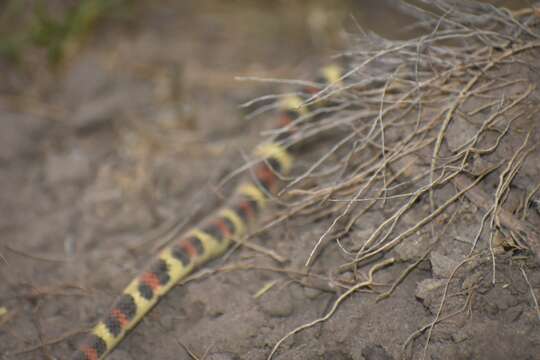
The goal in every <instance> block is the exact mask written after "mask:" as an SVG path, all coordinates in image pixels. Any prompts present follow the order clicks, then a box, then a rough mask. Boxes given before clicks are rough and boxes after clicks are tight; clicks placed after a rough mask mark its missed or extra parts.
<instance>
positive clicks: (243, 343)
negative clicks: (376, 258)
mask: <svg viewBox="0 0 540 360" xmlns="http://www.w3.org/2000/svg"><path fill="white" fill-rule="evenodd" d="M376 3H377V2H374V1H372V2H367V3H366V4H365V6H364V7H362V6H359V5H358V3H355V2H354V1H349V2H347V1H339V2H333V3H332V4H329V3H328V2H324V1H319V2H309V3H307V2H306V3H303V2H292V3H291V2H288V1H275V2H271V3H268V4H266V3H264V2H257V3H256V5H255V4H253V3H252V2H249V1H231V2H222V1H208V2H205V3H204V4H203V5H201V4H200V3H198V2H197V1H195V0H193V1H191V0H185V1H184V0H183V1H181V2H178V1H162V2H160V5H159V6H156V5H153V6H150V5H148V6H145V5H139V6H137V8H136V9H135V10H134V11H135V18H136V21H133V20H131V21H129V22H126V23H122V24H121V25H115V24H114V23H112V24H111V23H107V22H106V23H105V24H103V28H100V29H97V30H96V31H95V34H93V35H92V36H90V37H89V38H88V39H87V41H86V42H85V43H84V46H81V47H80V48H78V49H77V51H76V52H74V53H70V54H69V56H68V58H67V59H66V60H65V62H64V63H63V64H62V65H61V66H59V67H57V68H55V69H54V70H50V68H49V67H48V66H47V65H45V64H44V63H43V62H42V61H38V60H39V59H41V60H42V56H41V57H39V56H37V57H36V60H32V59H27V63H26V64H25V66H24V67H23V68H14V67H13V68H11V67H8V65H7V64H3V63H2V64H1V65H0V66H1V67H0V69H2V71H3V76H2V82H3V83H2V84H1V85H0V91H1V93H0V119H1V120H0V122H1V130H0V189H1V191H0V279H1V280H0V309H5V310H6V313H5V314H0V357H1V358H2V359H6V360H8V359H66V358H68V357H69V354H70V353H71V352H72V351H73V350H74V349H75V346H76V344H77V343H78V342H79V341H80V340H81V338H82V335H83V332H84V331H86V330H88V329H90V328H91V326H92V325H93V324H94V323H95V321H96V320H98V319H99V318H100V317H101V316H102V315H103V314H104V313H105V312H106V311H107V309H108V307H109V306H110V304H111V303H112V301H113V300H114V298H115V297H116V296H117V295H118V293H119V292H120V291H121V289H123V288H124V286H125V285H126V284H127V283H128V282H129V281H130V280H131V278H132V277H133V276H134V275H135V274H136V273H137V272H138V270H139V269H140V268H141V266H142V265H143V264H144V263H145V262H146V261H147V259H148V257H149V255H150V254H153V253H155V251H156V249H157V248H158V247H159V246H160V245H162V244H164V243H165V242H166V241H167V238H166V236H163V234H167V233H168V230H171V229H173V228H176V229H187V228H189V226H190V225H194V224H196V223H197V221H198V220H200V219H201V218H203V217H204V216H205V215H206V214H208V213H209V212H211V211H212V210H213V209H215V208H217V207H218V206H219V205H220V204H222V203H223V199H224V198H225V197H226V196H227V194H228V193H229V192H230V190H231V189H232V188H233V187H234V184H235V181H234V180H233V181H230V182H228V183H227V184H225V185H224V186H223V187H218V184H219V182H220V179H222V178H223V177H224V176H225V175H226V174H227V173H229V172H231V171H233V170H235V169H236V168H238V167H240V166H241V165H242V164H243V162H244V156H245V154H247V153H249V152H250V149H251V148H252V147H253V146H254V144H256V143H257V142H258V141H259V140H260V136H259V133H260V131H261V130H262V129H265V128H267V127H268V126H267V124H268V121H270V122H271V120H272V119H271V118H270V117H264V116H263V117H259V118H255V119H251V120H246V118H245V115H246V114H247V111H246V110H245V109H242V108H240V107H239V104H242V103H243V102H245V101H248V100H250V99H252V98H254V97H256V96H260V95H264V94H268V93H276V92H279V91H283V89H284V87H283V86H279V85H276V84H271V83H261V82H258V81H239V79H238V78H239V77H251V76H254V77H258V78H280V79H292V78H299V79H309V78H310V74H313V72H314V71H315V69H317V67H318V66H319V65H321V64H324V63H327V62H329V57H330V56H331V55H333V54H336V53H338V52H339V51H341V50H342V49H343V48H344V47H346V44H347V42H346V36H345V34H344V32H345V31H344V29H348V30H350V31H352V30H353V29H354V28H355V23H354V21H351V19H350V17H349V15H350V13H354V14H355V15H356V18H357V19H358V21H360V22H361V23H362V24H363V25H364V26H366V27H367V28H368V29H374V30H377V31H379V32H382V33H384V32H385V31H388V33H386V34H384V35H386V36H391V35H392V34H393V35H395V37H399V36H401V35H403V34H402V33H400V32H399V31H397V30H388V29H390V28H391V29H395V28H397V27H399V26H401V24H403V23H404V22H406V18H397V17H396V18H394V17H392V18H391V19H388V20H387V19H386V18H387V16H388V13H382V12H380V8H377V7H376V6H377V4H376ZM383 8H384V7H383ZM376 9H379V12H373V13H371V11H375V10H376ZM371 14H374V15H373V16H371ZM344 24H346V25H344ZM370 26H371V27H370ZM38 55H39V54H38ZM456 131H458V132H459V130H456ZM316 151H317V150H313V153H312V154H311V156H317V152H316ZM509 151H510V149H509ZM535 159H538V154H536V158H535ZM532 173H533V174H534V172H532ZM537 181H538V179H536V182H535V180H534V179H530V182H531V183H524V184H522V185H523V186H524V187H533V186H534V185H535V184H536V183H537ZM472 208H474V206H472V205H471V210H470V212H469V213H468V212H464V213H462V214H460V216H462V218H461V221H462V222H461V224H463V226H462V232H463V234H466V233H467V232H468V231H472V230H471V228H467V223H468V221H469V223H471V222H472V220H470V219H471V218H475V219H476V218H477V217H478V216H480V215H478V213H475V210H474V209H472ZM531 211H532V212H534V210H531ZM384 215H385V212H384V209H381V210H380V211H379V212H378V213H377V212H374V213H370V214H369V216H366V219H365V220H364V221H363V229H362V230H358V231H364V232H370V231H372V230H373V226H374V225H373V224H375V223H377V222H378V221H380V219H381V218H382V217H384ZM268 216H270V215H268ZM531 219H532V220H531V222H532V223H533V225H536V226H537V227H538V226H540V220H539V219H540V216H538V215H537V214H536V215H534V214H533V215H531ZM325 229H326V224H325V223H324V222H308V221H306V219H302V218H299V219H293V220H291V221H289V222H287V223H286V224H284V225H282V226H278V227H276V228H274V229H272V230H270V231H268V232H265V233H263V234H259V235H258V236H257V237H255V238H254V239H253V241H254V242H255V243H257V244H259V245H263V246H265V247H268V248H271V249H272V250H274V251H275V252H277V253H278V254H281V255H283V256H284V257H286V259H287V261H286V262H284V263H283V264H279V263H277V262H275V261H274V260H272V259H271V258H269V257H268V256H265V255H262V254H260V253H256V252H254V251H252V250H249V249H246V248H241V249H238V250H236V251H234V252H232V253H231V254H229V255H228V256H227V257H226V258H225V259H223V260H217V261H215V262H213V263H211V264H210V265H209V266H208V268H207V269H223V267H224V266H225V269H228V270H227V271H225V270H222V271H216V272H214V273H205V272H203V273H202V274H201V276H200V277H199V278H196V279H193V280H191V281H189V282H187V283H186V284H183V285H181V286H178V287H176V288H175V289H174V290H173V291H172V292H171V293H170V294H169V295H167V296H166V297H165V298H164V299H163V300H162V301H161V302H160V303H159V304H158V306H156V308H155V309H154V310H153V311H152V312H151V313H150V314H149V315H148V316H147V317H146V318H145V319H144V320H143V321H142V322H141V324H140V325H139V326H138V327H137V328H136V329H135V330H134V331H133V332H132V333H131V334H130V335H129V336H128V337H127V338H126V340H124V341H123V342H122V343H121V345H120V346H119V347H118V348H117V349H116V350H115V351H114V352H113V353H112V354H111V355H110V356H109V359H111V360H131V359H132V360H136V359H164V360H167V359H176V360H178V359H182V360H183V359H193V358H199V359H207V360H235V359H253V360H262V359H266V358H267V356H268V355H269V352H270V350H271V349H272V347H273V346H274V344H275V343H276V342H277V341H278V340H279V339H280V338H281V337H283V336H284V335H285V334H286V333H287V332H288V331H290V330H292V329H293V328H295V327H296V326H298V325H301V324H303V323H306V322H309V321H311V320H313V319H315V318H317V317H319V316H321V315H322V314H324V313H326V311H328V309H329V307H330V306H331V304H332V303H333V302H334V301H335V300H336V297H337V296H338V294H336V293H335V292H333V291H329V289H328V288H327V286H326V287H325V286H320V287H318V288H317V287H308V286H304V285H305V284H301V283H300V282H299V281H297V280H294V278H293V277H290V276H287V275H285V274H281V273H278V272H276V271H270V270H268V268H279V267H283V266H285V267H286V268H287V269H299V270H301V269H302V268H303V264H304V262H305V260H306V257H307V253H308V252H309V249H311V248H312V246H313V243H314V242H315V241H316V239H318V238H319V237H320V234H322V233H323V232H324V231H325ZM463 234H453V237H454V238H455V239H459V237H460V236H461V235H463ZM458 242H459V241H458ZM445 246H446V247H445ZM445 246H443V245H441V248H439V249H438V251H437V252H436V253H435V255H433V254H432V255H431V258H430V261H424V262H423V263H421V264H420V265H419V267H418V268H417V269H416V270H415V271H413V272H411V273H410V274H409V275H408V276H407V277H406V278H405V280H404V281H403V282H402V283H401V284H400V285H399V286H398V287H397V289H396V291H395V293H394V294H393V295H392V296H390V297H389V298H388V299H386V300H383V301H379V302H377V301H376V298H377V294H374V293H373V292H372V291H367V290H366V291H360V292H358V293H357V294H355V295H353V296H352V297H350V298H349V299H347V301H345V302H343V303H342V304H341V305H340V307H339V309H338V310H337V311H336V313H335V314H334V315H333V317H332V318H331V319H329V320H328V321H327V322H324V323H322V324H319V325H317V326H315V327H313V328H311V329H308V330H306V331H304V332H301V333H299V334H297V335H295V336H293V337H292V338H290V339H288V340H287V341H285V343H284V344H283V345H282V347H281V348H280V350H279V351H278V353H277V355H276V356H275V357H274V358H275V359H280V360H284V359H300V360H301V359H306V360H308V359H336V360H349V359H354V360H361V359H362V360H391V359H400V358H402V356H403V351H402V345H403V344H404V343H405V342H406V341H407V339H408V337H409V336H410V335H411V334H412V333H414V332H415V331H416V330H417V329H419V328H421V327H422V326H424V325H426V324H429V323H430V322H431V321H432V320H433V317H434V315H435V314H436V313H437V309H438V305H439V304H438V300H437V299H438V296H440V294H441V292H442V291H443V288H444V286H442V285H443V284H444V281H443V280H441V279H444V278H445V277H448V276H449V274H448V271H449V269H451V268H452V266H453V265H455V260H453V258H452V252H453V251H454V250H455V249H454V248H453V247H454V246H456V245H455V243H449V244H447V245H445ZM402 255H403V254H402ZM342 261H343V256H342V254H341V253H340V252H339V251H337V250H334V249H333V248H329V249H328V250H325V253H324V256H321V257H320V260H319V261H318V262H317V263H316V265H315V267H314V270H313V271H314V272H316V273H318V274H327V273H328V272H329V269H332V268H334V267H335V266H336V264H339V263H341V262H342ZM240 263H242V264H245V263H249V264H255V265H256V267H258V268H259V269H242V268H241V267H239V266H237V267H234V266H232V268H231V267H229V268H227V266H229V265H231V264H240ZM410 264H411V262H403V263H400V264H397V265H395V266H392V267H389V268H388V269H385V270H384V271H381V272H379V273H377V277H376V281H377V283H381V284H389V283H392V282H393V280H394V279H395V278H396V277H397V276H399V274H400V273H401V272H403V271H404V269H406V268H407V267H408V266H409V265H410ZM489 266H490V264H479V265H478V267H476V268H475V267H470V272H469V273H467V274H466V275H464V277H465V278H466V280H467V281H469V284H474V285H471V286H475V287H476V288H477V291H476V293H475V294H476V295H475V298H474V299H473V300H471V301H467V304H468V305H467V306H468V307H467V311H465V312H464V313H463V314H459V315H458V316H455V317H452V318H450V319H448V320H447V321H445V322H442V323H441V324H440V325H439V326H438V327H437V328H436V331H434V332H433V334H432V335H431V339H430V346H429V349H428V351H427V357H426V358H427V359H433V360H435V359H523V360H526V359H527V360H529V359H530V360H534V359H540V355H539V354H540V319H539V318H538V315H537V313H536V311H535V307H534V304H533V301H532V298H531V293H530V291H529V289H530V288H532V289H533V291H536V294H537V296H540V290H539V289H540V267H539V266H538V263H534V262H532V263H531V264H529V266H528V268H527V278H526V279H527V281H528V282H529V283H530V284H527V282H526V280H525V278H524V277H523V275H522V270H521V269H520V267H519V266H517V265H515V264H513V262H512V258H510V257H508V259H506V260H505V259H504V257H503V260H501V261H500V262H498V263H497V266H498V269H497V270H498V274H499V278H498V281H497V283H496V285H494V286H491V285H490V284H489V280H490V279H485V278H484V277H483V275H482V274H483V272H482V271H480V270H479V269H480V268H482V267H487V268H489ZM264 267H266V268H267V269H266V270H264V269H262V268H264ZM362 271H366V269H362ZM268 284H273V287H272V288H271V289H270V290H268V291H267V292H265V293H264V294H263V295H262V296H256V294H257V293H258V292H259V291H260V290H261V289H262V288H264V287H265V286H267V285H268ZM330 290H331V289H330ZM464 292H465V289H464ZM458 296H460V294H456V297H458ZM449 302H450V303H451V305H450V306H452V299H450V300H449ZM454 305H455V304H454ZM456 306H457V305H456ZM419 339H421V340H420V341H416V342H414V345H413V346H411V347H409V348H408V349H407V350H406V351H405V356H409V357H413V358H418V356H419V355H421V353H422V350H423V346H424V343H425V335H423V336H421V337H420V338H419ZM422 339H423V340H422ZM190 352H191V354H190Z"/></svg>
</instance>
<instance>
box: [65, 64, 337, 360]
mask: <svg viewBox="0 0 540 360" xmlns="http://www.w3.org/2000/svg"><path fill="white" fill-rule="evenodd" d="M343 73H344V70H343V66H342V65H339V64H331V65H328V66H325V67H323V68H322V69H320V70H319V76H318V77H317V78H316V80H315V82H314V83H310V84H309V85H306V86H303V87H302V88H301V89H299V91H297V92H295V93H293V94H289V95H287V96H285V97H283V98H282V99H281V100H279V101H278V104H277V114H276V115H277V118H278V124H277V126H278V129H280V130H282V131H281V132H280V133H279V135H278V136H276V137H275V139H272V140H271V141H268V142H266V143H262V144H260V145H259V146H257V147H256V148H255V150H254V158H255V161H254V162H253V164H251V165H250V166H249V172H250V173H251V174H252V176H251V177H249V178H247V179H245V180H243V181H242V182H240V184H239V185H238V186H237V187H236V189H235V190H234V191H233V192H232V195H231V196H230V199H229V200H228V201H227V202H226V203H225V205H224V206H222V207H221V208H219V209H218V210H216V211H215V212H213V213H212V214H211V215H210V216H208V217H207V218H206V219H204V220H203V221H202V222H201V223H200V224H198V225H197V226H194V227H193V228H190V229H189V230H187V231H186V232H184V233H182V234H181V235H180V236H179V237H177V238H175V239H174V240H173V241H172V242H171V243H170V244H169V245H168V246H166V247H165V248H163V249H162V250H160V251H159V252H158V254H157V255H155V256H154V257H153V259H151V260H150V261H149V262H148V265H146V267H145V268H144V269H143V270H142V271H141V272H140V273H139V274H138V275H137V276H136V277H135V278H134V279H133V280H132V281H131V282H130V283H129V284H128V286H127V287H126V288H125V289H124V290H123V292H122V294H121V295H120V296H119V297H118V298H117V299H116V301H114V303H113V305H112V306H111V307H110V310H109V311H108V312H107V313H106V315H105V316H104V317H102V318H101V320H99V321H98V322H97V324H96V325H95V326H94V327H93V328H92V330H91V331H90V332H89V333H88V334H87V335H86V337H85V338H84V339H83V341H82V342H81V343H80V345H79V346H78V347H77V349H76V351H75V352H74V353H73V355H72V356H71V360H102V359H105V358H106V357H107V355H108V354H110V352H111V351H113V350H114V349H115V348H116V347H117V346H118V344H119V343H120V342H121V341H122V340H123V339H124V338H125V336H126V335H127V334H128V333H129V332H130V331H131V330H133V329H134V328H135V326H136V325H137V324H138V323H139V322H140V321H141V319H142V318H143V317H144V316H145V315H146V314H148V312H149V311H150V310H151V309H152V308H153V307H154V306H155V305H156V304H157V303H158V302H159V300H160V299H161V298H162V297H163V296H165V295H166V294H167V293H168V292H170V290H171V289H172V288H173V287H174V286H175V285H176V284H178V283H179V282H180V281H181V280H183V279H185V278H186V277H187V276H188V275H190V274H191V273H192V272H193V271H194V270H196V269H197V268H200V267H201V266H203V265H204V264H207V263H208V262H209V261H211V260H212V259H216V258H218V257H220V256H221V255H223V254H224V253H225V252H226V251H227V250H228V249H229V248H230V247H231V245H232V244H233V243H234V242H235V240H237V239H242V238H243V237H244V236H245V235H246V234H247V233H248V231H249V229H250V227H253V226H255V224H256V222H257V219H258V218H259V217H260V215H261V213H262V211H263V210H264V209H265V208H266V207H267V206H268V204H269V202H270V200H271V197H272V196H274V195H276V194H277V192H278V191H279V190H280V189H281V188H282V187H283V182H284V181H283V180H282V178H283V176H286V175H287V174H289V173H290V172H291V169H292V167H293V161H294V156H293V154H292V151H291V150H290V149H289V148H288V147H287V146H285V145H284V144H283V139H286V138H288V137H291V136H292V135H293V134H294V131H295V130H294V129H295V127H294V126H293V125H294V122H295V120H297V119H299V118H300V117H305V116H307V115H309V112H310V111H312V109H313V107H314V106H315V105H306V99H307V98H308V97H310V96H314V94H317V93H318V92H319V91H321V90H322V89H324V87H326V86H330V85H336V84H339V83H340V82H341V79H342V75H343Z"/></svg>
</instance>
